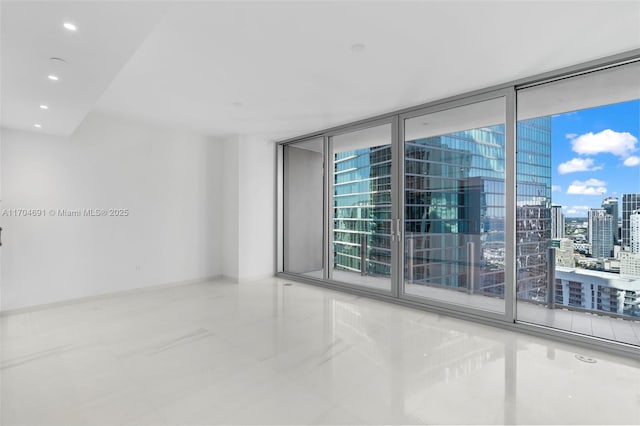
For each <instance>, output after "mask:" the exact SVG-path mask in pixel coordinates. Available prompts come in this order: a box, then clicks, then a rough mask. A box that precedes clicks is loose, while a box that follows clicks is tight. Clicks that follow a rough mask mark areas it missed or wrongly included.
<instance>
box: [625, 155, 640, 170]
mask: <svg viewBox="0 0 640 426" xmlns="http://www.w3.org/2000/svg"><path fill="white" fill-rule="evenodd" d="M622 164H624V165H625V166H627V167H635V166H637V165H640V157H638V156H637V155H632V156H631V157H629V158H627V159H626V160H624V163H622Z"/></svg>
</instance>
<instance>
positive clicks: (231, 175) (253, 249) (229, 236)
mask: <svg viewBox="0 0 640 426" xmlns="http://www.w3.org/2000/svg"><path fill="white" fill-rule="evenodd" d="M223 147H224V148H223V152H224V160H223V161H224V165H223V174H224V178H223V182H224V189H223V200H224V201H223V204H224V207H223V211H224V213H223V218H224V220H223V227H224V229H223V231H222V232H223V235H224V240H223V249H222V250H223V254H222V260H223V266H222V271H223V274H224V275H225V276H227V277H229V278H231V279H233V280H236V281H245V280H252V279H256V278H264V277H267V276H273V274H274V273H275V239H274V238H275V211H274V208H275V167H276V166H275V149H276V148H275V144H274V143H273V142H270V141H267V140H265V139H259V138H258V139H256V138H247V137H245V136H234V137H230V138H228V139H227V140H225V141H224V142H223Z"/></svg>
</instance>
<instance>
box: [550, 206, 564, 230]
mask: <svg viewBox="0 0 640 426" xmlns="http://www.w3.org/2000/svg"><path fill="white" fill-rule="evenodd" d="M551 238H564V214H563V213H562V206H558V205H553V206H551Z"/></svg>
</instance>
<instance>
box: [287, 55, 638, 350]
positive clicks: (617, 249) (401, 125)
mask: <svg viewBox="0 0 640 426" xmlns="http://www.w3.org/2000/svg"><path fill="white" fill-rule="evenodd" d="M639 75H640V60H638V59H637V58H636V59H633V60H629V58H626V59H625V62H624V63H622V62H620V63H607V64H605V65H603V66H600V67H599V68H591V69H590V68H587V67H584V68H579V67H576V68H575V69H574V70H571V72H565V71H563V72H562V73H560V72H559V73H558V75H557V77H555V76H551V77H549V75H547V76H545V79H544V80H537V79H534V78H532V79H530V80H529V82H526V83H522V84H513V85H505V86H504V87H501V88H497V89H496V88H494V89H491V90H487V91H486V92H484V93H482V92H476V93H474V94H473V95H469V96H460V97H456V98H452V99H451V100H448V101H446V102H444V101H443V102H434V103H431V104H428V105H423V106H420V107H416V108H414V109H407V110H403V111H402V112H399V113H396V114H388V115H386V116H384V117H378V118H375V119H372V120H371V121H370V122H367V121H363V122H359V123H357V124H356V125H353V126H349V125H346V126H340V127H339V128H335V129H330V130H327V131H324V132H319V133H317V134H316V136H314V137H313V138H306V139H304V140H302V141H301V142H300V143H299V142H298V141H295V140H293V141H287V142H286V143H285V144H284V145H283V148H282V149H281V152H282V155H281V157H282V158H281V159H280V161H281V163H282V164H283V170H284V172H283V177H282V178H283V185H282V188H283V197H282V200H283V205H282V212H283V214H282V217H283V223H282V224H281V229H283V235H284V238H283V246H284V249H283V256H282V259H281V263H280V264H279V268H280V270H281V271H282V272H284V273H288V274H294V275H299V276H306V277H307V278H315V279H318V280H323V282H325V283H328V284H333V285H337V286H343V287H344V288H350V289H354V288H355V289H358V290H362V291H365V292H373V293H377V294H382V295H383V296H384V295H386V296H387V297H393V298H399V299H403V300H404V301H405V302H407V303H414V304H415V303H417V304H421V305H424V306H431V307H434V308H438V309H443V308H444V309H447V310H451V311H456V312H459V313H464V314H471V315H478V316H482V317H486V318H490V319H493V320H501V321H505V322H507V323H516V324H517V325H518V326H521V327H531V326H532V325H534V326H536V329H537V326H543V327H545V329H546V330H551V329H555V330H561V331H568V332H571V333H572V334H571V336H574V337H575V336H576V335H582V336H589V337H597V338H601V339H607V340H610V341H615V342H618V343H624V344H628V345H632V346H634V347H640V142H639V141H638V139H639V138H640V79H639V78H638V76H639ZM373 293H372V294H373ZM567 336H569V335H567ZM574 337H571V338H574Z"/></svg>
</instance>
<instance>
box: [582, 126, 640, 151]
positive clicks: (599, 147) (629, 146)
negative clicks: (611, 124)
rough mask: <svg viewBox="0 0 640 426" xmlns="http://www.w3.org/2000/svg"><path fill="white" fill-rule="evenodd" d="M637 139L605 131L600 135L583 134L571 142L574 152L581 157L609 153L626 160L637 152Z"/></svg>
mask: <svg viewBox="0 0 640 426" xmlns="http://www.w3.org/2000/svg"><path fill="white" fill-rule="evenodd" d="M636 143H638V139H637V138H636V137H635V136H633V135H632V134H631V133H629V132H616V131H614V130H611V129H606V130H603V131H601V132H600V133H592V132H589V133H585V134H584V135H580V136H578V137H576V138H574V139H572V140H571V146H572V148H573V151H574V152H577V153H578V154H582V155H594V154H603V153H609V154H613V155H616V156H618V157H622V158H627V157H629V156H630V155H631V154H632V153H633V152H635V151H637V148H636Z"/></svg>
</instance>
